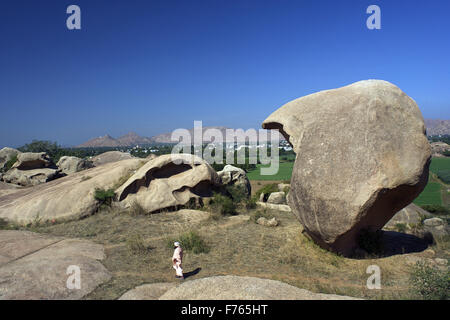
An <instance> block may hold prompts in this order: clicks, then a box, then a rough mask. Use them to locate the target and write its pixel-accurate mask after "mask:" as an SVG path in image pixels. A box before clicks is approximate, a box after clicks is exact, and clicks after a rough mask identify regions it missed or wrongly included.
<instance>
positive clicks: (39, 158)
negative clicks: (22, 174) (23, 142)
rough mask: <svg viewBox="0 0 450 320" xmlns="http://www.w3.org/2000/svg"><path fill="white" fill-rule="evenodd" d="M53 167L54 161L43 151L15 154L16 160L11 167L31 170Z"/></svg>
mask: <svg viewBox="0 0 450 320" xmlns="http://www.w3.org/2000/svg"><path fill="white" fill-rule="evenodd" d="M50 167H54V163H53V162H52V160H51V159H50V157H49V156H48V154H46V153H45V152H24V153H21V154H19V155H17V161H16V163H14V165H13V166H12V168H11V169H18V170H33V169H41V168H50Z"/></svg>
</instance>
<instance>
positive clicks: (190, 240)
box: [167, 231, 210, 253]
mask: <svg viewBox="0 0 450 320" xmlns="http://www.w3.org/2000/svg"><path fill="white" fill-rule="evenodd" d="M175 241H178V242H180V244H181V247H182V248H183V250H185V251H192V252H193V253H208V252H209V250H210V249H209V247H208V245H207V244H206V242H205V241H204V240H203V238H202V237H201V236H200V235H199V234H198V233H197V232H195V231H189V232H186V233H183V234H182V235H180V236H179V237H178V238H177V239H168V240H167V246H168V247H169V248H173V243H174V242H175Z"/></svg>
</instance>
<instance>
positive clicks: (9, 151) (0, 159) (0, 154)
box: [0, 147, 21, 171]
mask: <svg viewBox="0 0 450 320" xmlns="http://www.w3.org/2000/svg"><path fill="white" fill-rule="evenodd" d="M20 153H21V152H20V151H19V150H16V149H13V148H8V147H5V148H3V149H1V150H0V171H3V170H6V168H5V166H6V164H7V163H8V161H10V160H11V159H13V158H14V157H17V156H18V155H19V154H20Z"/></svg>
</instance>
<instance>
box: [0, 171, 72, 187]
mask: <svg viewBox="0 0 450 320" xmlns="http://www.w3.org/2000/svg"><path fill="white" fill-rule="evenodd" d="M61 176H63V174H61V172H60V171H59V170H58V169H53V168H41V169H31V170H19V169H17V168H14V169H11V170H9V171H8V172H6V173H5V174H4V175H3V181H5V182H7V183H13V184H17V185H20V186H25V187H29V186H36V185H38V184H41V183H46V182H49V181H52V180H55V179H57V178H59V177H61Z"/></svg>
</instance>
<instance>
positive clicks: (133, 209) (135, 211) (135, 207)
mask: <svg viewBox="0 0 450 320" xmlns="http://www.w3.org/2000/svg"><path fill="white" fill-rule="evenodd" d="M129 213H130V216H142V215H145V214H147V211H145V209H144V208H143V207H142V206H141V205H140V204H139V203H138V202H137V201H134V202H133V203H132V204H131V206H130V209H129Z"/></svg>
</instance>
